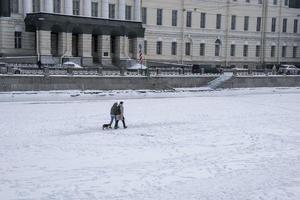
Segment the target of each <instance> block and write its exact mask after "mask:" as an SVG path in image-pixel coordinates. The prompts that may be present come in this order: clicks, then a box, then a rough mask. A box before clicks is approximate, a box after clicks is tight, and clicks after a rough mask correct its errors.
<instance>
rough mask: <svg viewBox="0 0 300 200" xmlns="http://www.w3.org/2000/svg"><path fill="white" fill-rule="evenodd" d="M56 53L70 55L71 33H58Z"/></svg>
mask: <svg viewBox="0 0 300 200" xmlns="http://www.w3.org/2000/svg"><path fill="white" fill-rule="evenodd" d="M58 55H60V56H64V57H71V56H72V33H59V34H58Z"/></svg>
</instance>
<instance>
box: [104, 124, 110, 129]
mask: <svg viewBox="0 0 300 200" xmlns="http://www.w3.org/2000/svg"><path fill="white" fill-rule="evenodd" d="M104 129H111V125H110V124H103V125H102V130H104Z"/></svg>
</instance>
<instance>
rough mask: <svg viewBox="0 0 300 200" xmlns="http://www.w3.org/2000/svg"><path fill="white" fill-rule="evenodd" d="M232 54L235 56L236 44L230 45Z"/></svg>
mask: <svg viewBox="0 0 300 200" xmlns="http://www.w3.org/2000/svg"><path fill="white" fill-rule="evenodd" d="M230 56H235V44H232V45H230Z"/></svg>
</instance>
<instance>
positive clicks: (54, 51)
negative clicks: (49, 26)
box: [51, 32, 58, 56]
mask: <svg viewBox="0 0 300 200" xmlns="http://www.w3.org/2000/svg"><path fill="white" fill-rule="evenodd" d="M51 54H52V56H58V33H55V32H51Z"/></svg>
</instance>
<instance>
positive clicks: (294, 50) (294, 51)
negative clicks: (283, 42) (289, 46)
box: [293, 46, 297, 58]
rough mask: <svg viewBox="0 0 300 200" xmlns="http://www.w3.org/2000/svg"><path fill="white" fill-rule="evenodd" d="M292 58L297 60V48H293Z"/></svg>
mask: <svg viewBox="0 0 300 200" xmlns="http://www.w3.org/2000/svg"><path fill="white" fill-rule="evenodd" d="M293 58H297V47H296V46H293Z"/></svg>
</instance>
